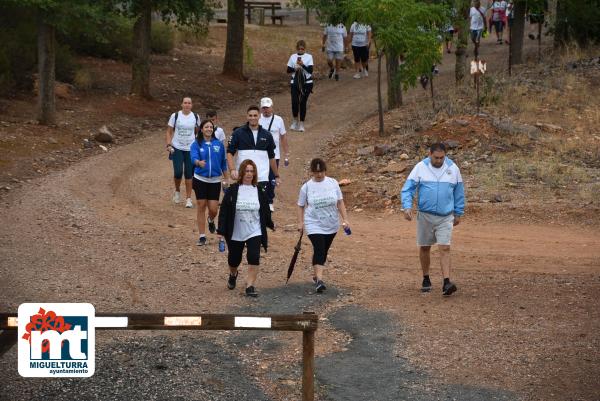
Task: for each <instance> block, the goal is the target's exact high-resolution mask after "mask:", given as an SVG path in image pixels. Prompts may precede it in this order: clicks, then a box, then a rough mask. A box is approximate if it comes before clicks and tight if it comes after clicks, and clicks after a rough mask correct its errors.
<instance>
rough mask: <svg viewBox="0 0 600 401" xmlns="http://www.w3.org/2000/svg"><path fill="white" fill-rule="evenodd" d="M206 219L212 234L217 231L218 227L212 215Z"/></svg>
mask: <svg viewBox="0 0 600 401" xmlns="http://www.w3.org/2000/svg"><path fill="white" fill-rule="evenodd" d="M206 221H207V222H208V231H210V233H211V234H214V233H215V231H217V227H215V221H214V220H212V219H211V218H210V216H209V217H207V218H206Z"/></svg>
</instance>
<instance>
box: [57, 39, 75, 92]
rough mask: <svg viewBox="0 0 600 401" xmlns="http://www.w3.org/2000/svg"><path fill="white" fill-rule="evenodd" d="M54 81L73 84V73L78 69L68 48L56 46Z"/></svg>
mask: <svg viewBox="0 0 600 401" xmlns="http://www.w3.org/2000/svg"><path fill="white" fill-rule="evenodd" d="M55 62H56V66H55V76H56V80H57V81H60V82H68V83H73V80H74V78H75V71H77V69H78V68H79V65H78V63H77V61H76V60H75V57H74V56H73V53H71V50H70V49H69V46H66V45H61V44H58V45H57V46H56V61H55Z"/></svg>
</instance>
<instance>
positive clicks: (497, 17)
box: [491, 0, 508, 45]
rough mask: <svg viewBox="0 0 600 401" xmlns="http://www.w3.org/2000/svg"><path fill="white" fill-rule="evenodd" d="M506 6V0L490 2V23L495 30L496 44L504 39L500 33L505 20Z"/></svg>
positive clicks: (502, 30)
mask: <svg viewBox="0 0 600 401" xmlns="http://www.w3.org/2000/svg"><path fill="white" fill-rule="evenodd" d="M507 7H508V3H506V1H504V0H501V1H494V2H493V3H492V7H491V8H492V23H493V24H494V29H495V30H496V44H498V45H501V44H502V43H503V42H504V40H503V38H502V34H503V32H504V24H505V20H506V8H507Z"/></svg>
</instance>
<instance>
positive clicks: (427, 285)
mask: <svg viewBox="0 0 600 401" xmlns="http://www.w3.org/2000/svg"><path fill="white" fill-rule="evenodd" d="M429 291H431V280H430V279H429V277H423V284H421V292H429Z"/></svg>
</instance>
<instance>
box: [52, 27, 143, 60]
mask: <svg viewBox="0 0 600 401" xmlns="http://www.w3.org/2000/svg"><path fill="white" fill-rule="evenodd" d="M132 36H133V22H132V21H131V20H130V19H128V18H125V17H123V16H114V18H110V19H109V20H107V21H105V22H104V24H102V25H99V26H96V27H91V28H90V27H89V26H86V27H83V26H81V25H79V24H75V25H73V26H71V27H69V28H68V30H67V33H66V34H65V35H61V37H60V42H61V43H65V44H68V45H69V46H70V47H71V49H73V50H74V51H75V52H77V53H79V54H85V55H88V56H93V57H100V58H110V59H115V60H122V61H125V62H128V61H131V43H132Z"/></svg>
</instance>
